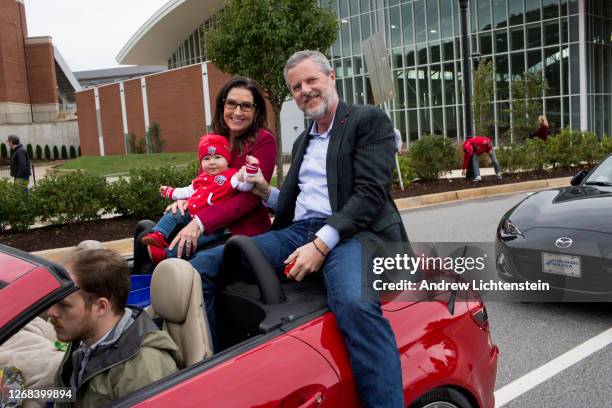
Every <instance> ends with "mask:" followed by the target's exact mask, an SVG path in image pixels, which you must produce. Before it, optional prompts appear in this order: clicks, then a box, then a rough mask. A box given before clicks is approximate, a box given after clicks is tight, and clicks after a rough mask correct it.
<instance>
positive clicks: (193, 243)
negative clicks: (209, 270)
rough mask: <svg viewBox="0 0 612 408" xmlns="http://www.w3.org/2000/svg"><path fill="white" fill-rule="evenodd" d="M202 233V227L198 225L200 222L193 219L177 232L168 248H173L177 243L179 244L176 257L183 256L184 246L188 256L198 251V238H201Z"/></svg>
mask: <svg viewBox="0 0 612 408" xmlns="http://www.w3.org/2000/svg"><path fill="white" fill-rule="evenodd" d="M201 234H202V232H201V231H200V227H198V224H196V222H195V221H193V220H192V221H191V222H190V223H189V224H187V225H185V226H184V227H183V229H182V230H180V231H179V233H178V234H176V237H174V239H173V240H172V243H171V244H170V246H169V247H168V248H169V249H172V248H174V246H175V245H178V246H177V248H176V257H177V258H182V256H183V248H184V249H185V257H188V256H189V255H192V254H194V253H195V252H196V249H197V246H198V238H200V235H201Z"/></svg>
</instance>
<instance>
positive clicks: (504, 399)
mask: <svg viewBox="0 0 612 408" xmlns="http://www.w3.org/2000/svg"><path fill="white" fill-rule="evenodd" d="M610 343H612V327H611V328H609V329H608V330H606V331H604V332H603V333H601V334H598V335H597V336H595V337H592V338H590V339H589V340H587V341H585V342H584V343H582V344H580V345H578V346H576V347H574V348H573V349H571V350H569V351H568V352H566V353H563V354H561V355H560V356H559V357H557V358H555V359H554V360H551V361H549V362H548V363H546V364H544V365H543V366H540V367H538V368H536V369H535V370H533V371H531V372H529V373H527V374H525V375H524V376H522V377H521V378H518V379H516V380H514V381H512V382H511V383H510V384H508V385H506V386H504V387H502V388H500V389H499V390H497V391H495V408H499V407H502V406H504V405H506V404H507V403H508V402H510V401H512V400H513V399H515V398H516V397H518V396H520V395H522V394H524V393H526V392H527V391H529V390H531V389H532V388H535V387H536V386H538V385H539V384H541V383H543V382H544V381H546V380H548V379H549V378H551V377H553V376H555V375H557V374H559V373H560V372H561V371H563V370H565V369H566V368H568V367H570V366H572V365H574V364H576V363H577V362H579V361H580V360H583V359H585V358H587V357H588V356H590V355H591V354H593V353H595V352H596V351H598V350H601V349H602V348H604V347H606V346H607V345H608V344H610Z"/></svg>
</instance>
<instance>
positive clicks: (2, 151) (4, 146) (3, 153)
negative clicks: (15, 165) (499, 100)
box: [0, 143, 8, 159]
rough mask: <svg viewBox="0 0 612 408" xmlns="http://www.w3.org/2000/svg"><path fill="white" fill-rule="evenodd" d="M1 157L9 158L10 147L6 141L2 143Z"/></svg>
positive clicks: (0, 148) (0, 145) (0, 147)
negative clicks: (7, 146)
mask: <svg viewBox="0 0 612 408" xmlns="http://www.w3.org/2000/svg"><path fill="white" fill-rule="evenodd" d="M0 158H2V159H8V149H7V148H6V145H5V144H4V143H2V144H0Z"/></svg>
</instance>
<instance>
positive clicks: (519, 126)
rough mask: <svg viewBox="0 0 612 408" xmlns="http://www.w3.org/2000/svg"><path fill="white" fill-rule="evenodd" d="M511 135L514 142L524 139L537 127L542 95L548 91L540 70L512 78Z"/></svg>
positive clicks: (540, 112)
mask: <svg viewBox="0 0 612 408" xmlns="http://www.w3.org/2000/svg"><path fill="white" fill-rule="evenodd" d="M510 90H511V92H512V103H511V105H510V112H511V113H512V136H513V137H514V141H515V142H520V141H523V140H525V139H526V138H527V137H528V136H529V134H530V133H531V132H533V131H534V130H535V129H537V127H538V116H539V115H541V114H542V96H543V95H544V94H545V93H546V91H548V82H546V79H544V78H542V73H541V72H526V73H525V74H524V75H523V76H522V77H520V78H517V79H514V80H512V83H511V84H510Z"/></svg>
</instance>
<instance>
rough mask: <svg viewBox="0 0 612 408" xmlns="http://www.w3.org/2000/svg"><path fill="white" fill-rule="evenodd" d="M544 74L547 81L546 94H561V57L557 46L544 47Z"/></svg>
mask: <svg viewBox="0 0 612 408" xmlns="http://www.w3.org/2000/svg"><path fill="white" fill-rule="evenodd" d="M544 75H545V77H546V80H547V81H548V92H547V95H560V94H561V58H560V53H559V49H558V48H556V47H555V48H545V49H544Z"/></svg>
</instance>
